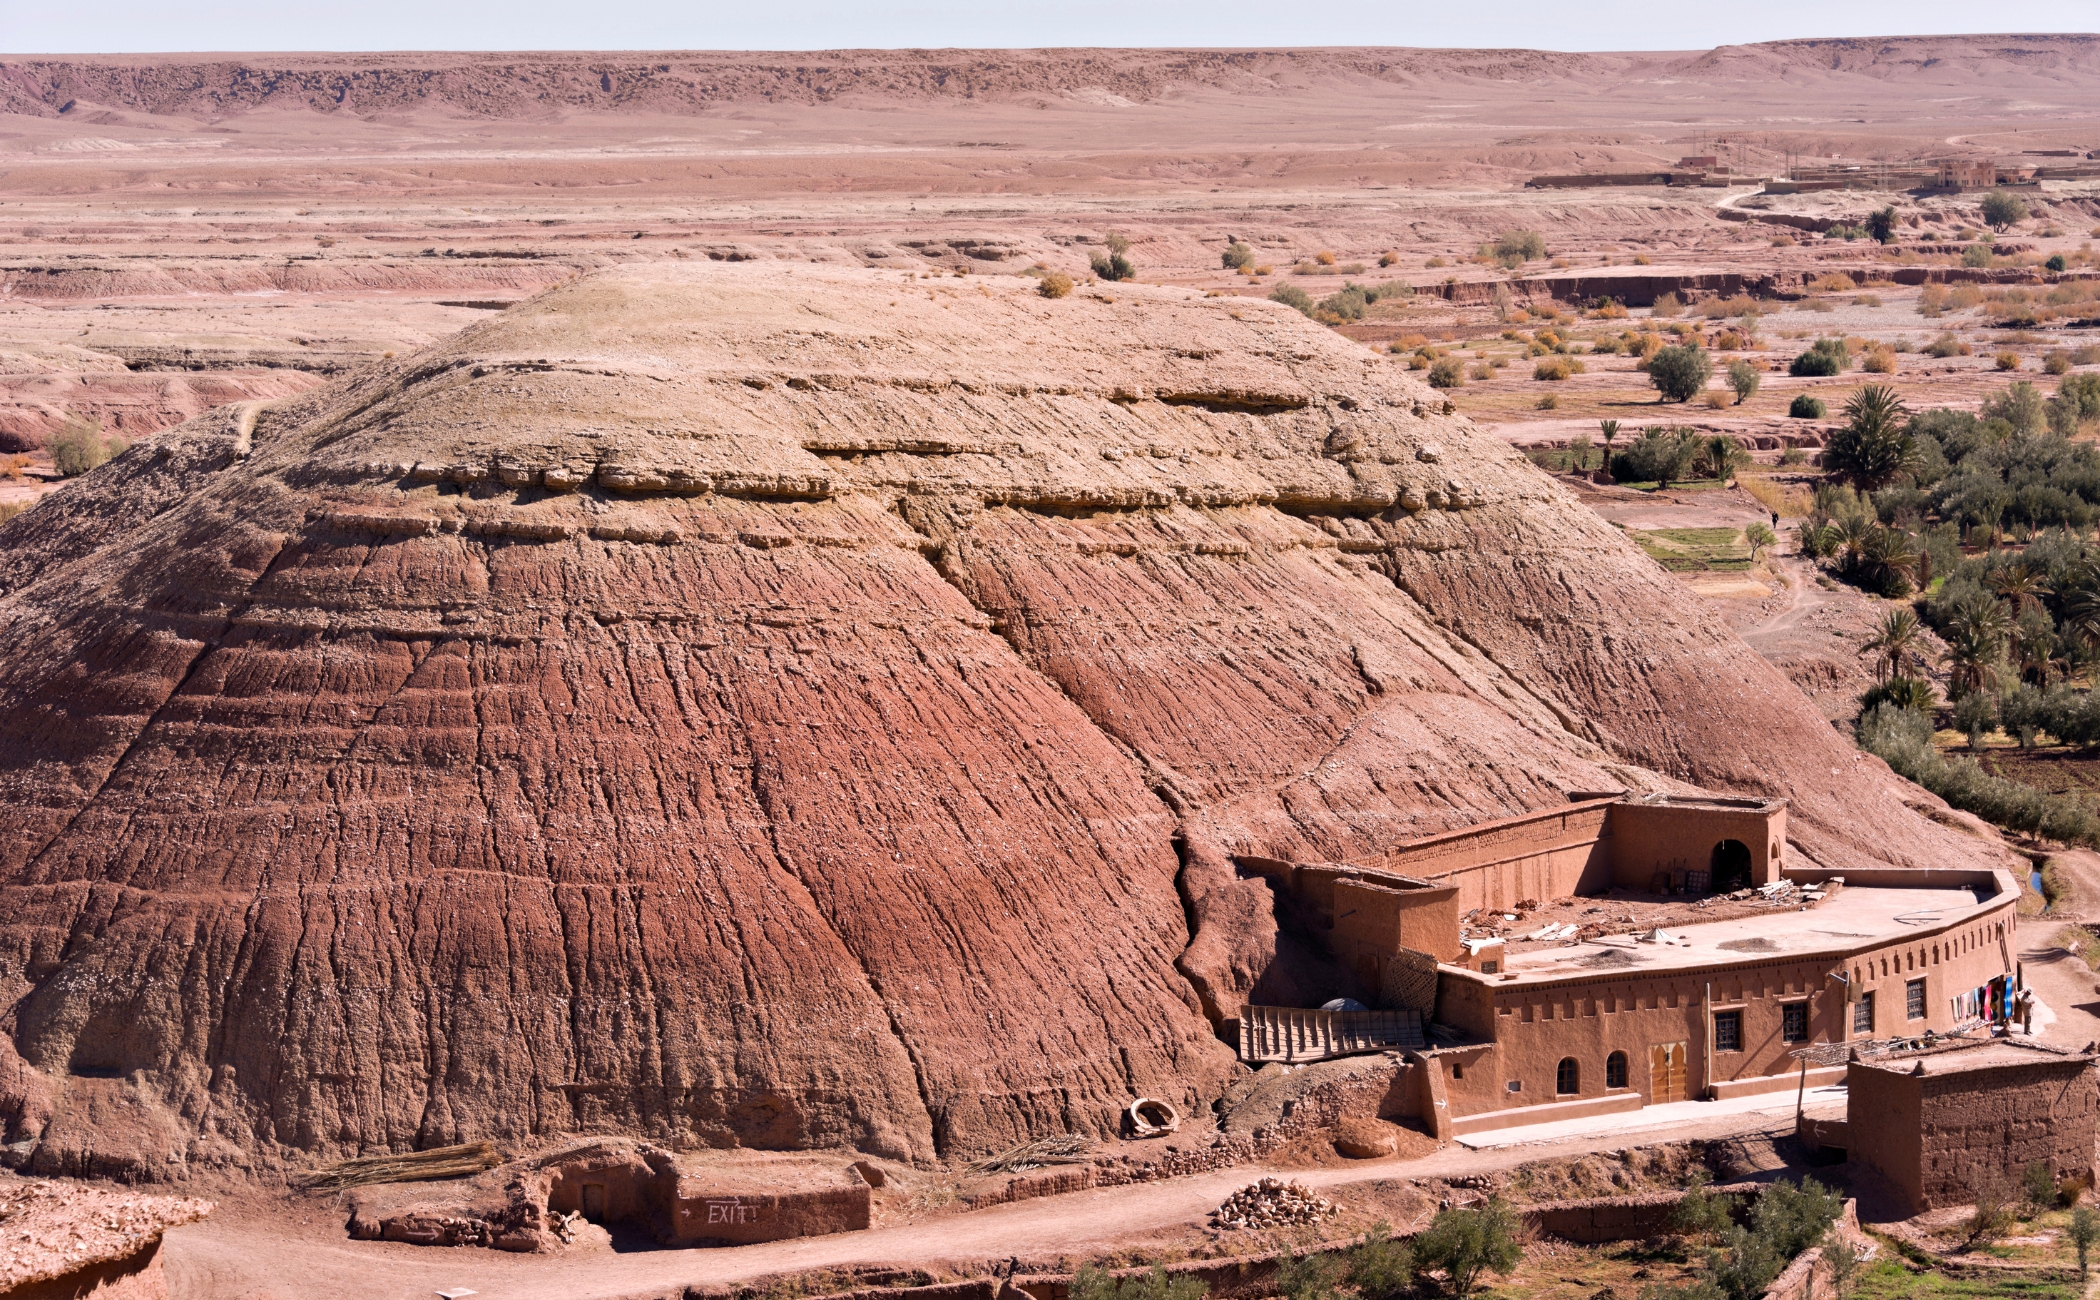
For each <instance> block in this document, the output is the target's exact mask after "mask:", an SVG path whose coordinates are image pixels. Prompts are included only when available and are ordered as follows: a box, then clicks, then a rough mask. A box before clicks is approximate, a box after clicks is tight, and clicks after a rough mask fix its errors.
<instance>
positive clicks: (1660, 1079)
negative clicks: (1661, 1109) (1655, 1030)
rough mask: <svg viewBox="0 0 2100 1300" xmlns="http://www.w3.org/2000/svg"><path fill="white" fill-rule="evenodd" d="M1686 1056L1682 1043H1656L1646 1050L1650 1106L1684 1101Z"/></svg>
mask: <svg viewBox="0 0 2100 1300" xmlns="http://www.w3.org/2000/svg"><path fill="white" fill-rule="evenodd" d="M1688 1055H1689V1053H1688V1052H1686V1050H1685V1045H1684V1044H1683V1043H1657V1044H1656V1045H1655V1046H1653V1047H1651V1048H1649V1049H1648V1070H1649V1074H1648V1079H1649V1091H1648V1101H1649V1104H1650V1105H1656V1106H1659V1105H1661V1104H1662V1103H1664V1102H1667V1101H1683V1100H1684V1098H1685V1091H1684V1067H1685V1060H1686V1058H1687V1056H1688Z"/></svg>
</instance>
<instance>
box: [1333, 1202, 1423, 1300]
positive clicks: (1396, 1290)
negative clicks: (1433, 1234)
mask: <svg viewBox="0 0 2100 1300" xmlns="http://www.w3.org/2000/svg"><path fill="white" fill-rule="evenodd" d="M1344 1281H1346V1282H1347V1283H1348V1284H1349V1285H1350V1286H1353V1287H1355V1288H1356V1294H1357V1298H1358V1300H1400V1298H1401V1297H1402V1296H1405V1295H1406V1294H1408V1292H1410V1291H1412V1290H1413V1289H1414V1285H1415V1250H1414V1247H1413V1246H1411V1245H1409V1244H1408V1243H1407V1242H1404V1241H1394V1240H1393V1229H1392V1225H1390V1224H1388V1223H1386V1222H1385V1221H1384V1220H1383V1219H1381V1220H1379V1221H1378V1222H1377V1223H1375V1224H1373V1225H1372V1226H1371V1230H1370V1231H1369V1232H1366V1233H1365V1234H1364V1239H1363V1243H1362V1244H1361V1245H1359V1246H1357V1247H1356V1248H1355V1249H1354V1250H1351V1251H1350V1252H1349V1266H1348V1273H1347V1276H1346V1277H1345V1278H1344Z"/></svg>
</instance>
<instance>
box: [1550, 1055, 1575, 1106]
mask: <svg viewBox="0 0 2100 1300" xmlns="http://www.w3.org/2000/svg"><path fill="white" fill-rule="evenodd" d="M1553 1091H1555V1092H1557V1093H1559V1094H1560V1095H1561V1096H1563V1097H1566V1096H1570V1095H1572V1094H1574V1093H1578V1092H1581V1091H1582V1070H1581V1068H1580V1067H1578V1066H1577V1065H1576V1064H1575V1058H1574V1057H1572V1056H1563V1057H1562V1058H1560V1067H1559V1068H1558V1069H1556V1070H1554V1072H1553Z"/></svg>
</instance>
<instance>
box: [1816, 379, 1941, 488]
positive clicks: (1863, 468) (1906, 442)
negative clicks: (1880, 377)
mask: <svg viewBox="0 0 2100 1300" xmlns="http://www.w3.org/2000/svg"><path fill="white" fill-rule="evenodd" d="M1909 417H1910V408H1908V407H1906V406H1905V405H1904V404H1903V399H1902V398H1900V397H1898V396H1897V395H1896V390H1895V389H1893V388H1891V387H1889V386H1888V385H1886V384H1868V385H1867V386H1866V387H1865V388H1862V389H1860V390H1859V391H1858V392H1856V393H1854V394H1853V395H1852V396H1851V398H1850V399H1849V400H1847V401H1846V403H1845V427H1844V428H1842V429H1840V430H1838V431H1837V433H1836V434H1835V435H1834V436H1833V437H1832V438H1831V440H1830V447H1829V449H1828V450H1827V451H1825V452H1824V454H1823V463H1824V464H1826V465H1829V466H1830V467H1831V468H1832V469H1835V470H1837V471H1838V472H1839V473H1840V474H1843V475H1844V476H1845V477H1847V478H1849V479H1851V480H1852V482H1853V483H1854V484H1855V485H1857V486H1858V487H1861V488H1876V487H1880V486H1881V485H1882V484H1884V483H1887V482H1888V481H1889V480H1890V479H1892V478H1894V477H1896V476H1897V475H1898V474H1901V473H1904V472H1906V471H1908V470H1909V469H1911V468H1912V466H1914V465H1915V464H1916V463H1917V457H1918V448H1917V444H1916V443H1915V442H1914V441H1913V440H1912V439H1911V436H1910V433H1909V431H1908V421H1909Z"/></svg>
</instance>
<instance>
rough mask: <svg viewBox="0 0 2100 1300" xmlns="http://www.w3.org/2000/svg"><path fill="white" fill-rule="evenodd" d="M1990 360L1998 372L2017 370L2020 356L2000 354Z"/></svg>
mask: <svg viewBox="0 0 2100 1300" xmlns="http://www.w3.org/2000/svg"><path fill="white" fill-rule="evenodd" d="M1991 360H1992V362H1994V363H1995V364H1996V365H1997V367H1998V369H2000V370H2018V369H2019V368H2020V354H2019V353H2017V352H2000V353H1999V354H1998V355H1997V356H1995V357H1992V358H1991Z"/></svg>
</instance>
